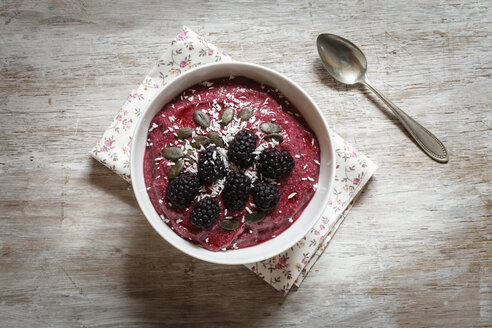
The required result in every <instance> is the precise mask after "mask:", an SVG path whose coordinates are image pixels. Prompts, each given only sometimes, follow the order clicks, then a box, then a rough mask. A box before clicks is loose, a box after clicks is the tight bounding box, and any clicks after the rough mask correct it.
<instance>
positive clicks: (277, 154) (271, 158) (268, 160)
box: [256, 148, 295, 179]
mask: <svg viewBox="0 0 492 328" xmlns="http://www.w3.org/2000/svg"><path fill="white" fill-rule="evenodd" d="M294 166H295V163H294V159H293V158H292V156H291V155H290V154H289V153H288V152H286V151H285V150H278V149H275V148H268V149H265V150H264V151H263V152H262V153H261V154H260V157H259V159H258V163H257V165H256V168H257V170H258V172H259V173H260V174H261V175H262V176H263V177H265V178H271V179H279V178H282V177H284V176H286V175H287V174H289V173H290V171H292V169H293V168H294Z"/></svg>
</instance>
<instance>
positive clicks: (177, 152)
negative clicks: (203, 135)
mask: <svg viewBox="0 0 492 328" xmlns="http://www.w3.org/2000/svg"><path fill="white" fill-rule="evenodd" d="M183 156H184V154H183V151H182V150H181V149H179V148H178V147H166V148H164V149H163V150H162V157H164V158H165V159H169V160H171V161H176V160H178V159H180V158H181V157H183Z"/></svg>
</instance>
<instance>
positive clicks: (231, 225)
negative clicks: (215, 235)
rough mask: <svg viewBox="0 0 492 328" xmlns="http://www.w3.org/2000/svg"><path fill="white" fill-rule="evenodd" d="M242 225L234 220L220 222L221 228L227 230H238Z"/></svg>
mask: <svg viewBox="0 0 492 328" xmlns="http://www.w3.org/2000/svg"><path fill="white" fill-rule="evenodd" d="M240 225H241V223H240V222H239V221H237V220H234V219H224V220H222V221H220V222H219V226H220V227H222V228H224V229H226V230H236V229H237V228H239V226H240Z"/></svg>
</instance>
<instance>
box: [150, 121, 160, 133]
mask: <svg viewBox="0 0 492 328" xmlns="http://www.w3.org/2000/svg"><path fill="white" fill-rule="evenodd" d="M158 127H159V125H157V124H155V122H152V126H151V127H150V129H149V133H150V132H152V131H154V129H155V128H158Z"/></svg>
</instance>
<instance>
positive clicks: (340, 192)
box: [91, 27, 377, 294]
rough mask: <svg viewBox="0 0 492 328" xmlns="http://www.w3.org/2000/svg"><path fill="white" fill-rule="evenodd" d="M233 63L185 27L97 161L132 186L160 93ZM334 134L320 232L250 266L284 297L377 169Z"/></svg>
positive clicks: (96, 151) (124, 111) (106, 138)
mask: <svg viewBox="0 0 492 328" xmlns="http://www.w3.org/2000/svg"><path fill="white" fill-rule="evenodd" d="M230 60H232V59H231V57H229V56H228V55H227V54H226V53H224V52H223V51H222V50H220V49H218V48H217V47H215V46H214V45H213V44H211V43H208V42H205V40H204V39H203V38H202V37H200V36H199V35H197V34H196V33H194V32H193V31H191V30H190V29H189V28H187V27H183V30H182V31H181V32H179V33H178V35H177V36H176V38H175V39H174V40H173V41H172V42H171V44H170V47H169V49H168V51H167V52H166V53H165V54H164V55H163V56H162V57H161V58H160V59H159V60H158V61H157V63H156V64H155V65H154V67H153V68H152V69H151V70H150V72H149V73H148V75H147V76H146V77H145V79H144V80H143V82H142V83H141V84H140V85H139V87H138V88H137V89H136V90H132V91H131V92H130V94H129V95H128V97H127V99H126V101H125V103H124V104H123V106H122V107H121V108H120V110H119V111H118V113H117V114H116V116H115V118H114V120H113V123H112V124H111V125H110V126H109V128H108V129H107V130H106V131H105V132H104V134H103V137H102V138H101V139H100V140H99V141H98V142H97V144H96V146H95V147H94V148H93V149H92V150H91V155H92V157H94V158H95V159H96V160H98V161H100V162H101V163H103V164H104V165H106V166H107V167H108V168H110V169H111V170H113V171H114V172H115V173H117V174H118V175H119V176H121V177H122V178H123V179H125V180H126V181H128V182H131V177H130V160H129V150H130V145H131V140H132V136H133V131H134V129H135V123H136V121H137V120H138V119H139V117H140V115H141V114H142V111H144V110H145V109H146V108H147V105H148V104H149V103H150V102H151V101H152V99H153V98H154V96H155V95H156V94H157V92H158V91H159V89H160V88H162V87H164V86H165V85H166V84H167V83H168V82H170V81H171V80H173V79H174V78H175V77H176V76H178V75H179V74H181V73H183V72H185V71H187V70H189V69H190V68H193V67H196V66H199V65H203V64H206V63H211V62H217V61H230ZM330 132H331V135H332V137H333V142H334V148H335V152H336V156H337V159H336V161H337V165H336V173H335V184H334V190H333V194H332V196H331V199H330V201H329V203H328V207H327V208H326V210H325V212H324V213H323V215H322V216H321V218H320V219H319V221H318V222H317V223H316V225H315V226H314V228H313V229H312V230H311V231H310V232H309V233H308V234H307V235H306V236H305V237H304V238H303V239H302V240H301V241H299V242H298V243H297V244H296V245H294V246H293V247H291V248H290V249H289V250H287V251H286V252H283V253H282V254H279V255H277V256H275V257H273V258H271V259H268V260H265V261H262V262H258V263H251V264H248V265H246V267H247V268H248V269H250V270H251V271H253V272H255V273H256V274H257V275H258V276H259V277H261V278H262V279H263V280H265V281H266V282H268V283H269V284H270V285H272V286H273V287H274V288H275V289H277V290H278V291H280V292H281V293H283V294H286V293H287V292H288V291H289V289H290V288H291V287H292V286H294V285H296V286H300V284H301V283H302V281H303V280H304V278H305V277H306V275H307V274H308V272H309V270H311V268H312V266H313V265H314V263H315V262H316V260H317V259H318V258H319V257H320V256H321V254H322V253H323V251H324V250H325V248H326V246H327V244H328V243H329V241H330V240H331V238H332V236H333V235H334V233H335V232H336V230H337V229H338V227H339V226H340V224H341V223H342V221H343V219H344V218H345V216H346V215H347V213H348V211H349V210H350V208H351V207H352V204H353V202H354V200H355V199H356V197H357V196H358V194H359V193H360V191H361V190H362V188H363V187H364V185H365V184H366V183H367V181H368V180H369V178H370V177H371V176H372V174H373V173H374V171H375V170H376V168H377V166H376V165H375V164H374V163H373V162H372V161H371V160H370V159H368V158H367V157H366V156H365V155H363V154H361V153H360V152H358V151H357V150H356V149H354V148H352V147H351V146H350V145H348V144H346V143H345V141H344V140H343V139H342V138H341V137H340V136H338V135H337V134H336V133H334V132H333V131H330Z"/></svg>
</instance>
